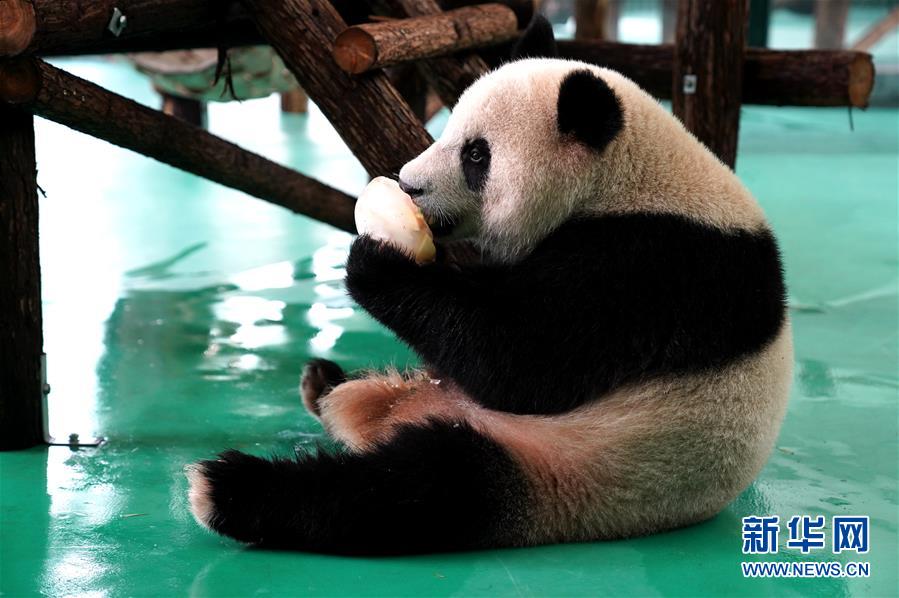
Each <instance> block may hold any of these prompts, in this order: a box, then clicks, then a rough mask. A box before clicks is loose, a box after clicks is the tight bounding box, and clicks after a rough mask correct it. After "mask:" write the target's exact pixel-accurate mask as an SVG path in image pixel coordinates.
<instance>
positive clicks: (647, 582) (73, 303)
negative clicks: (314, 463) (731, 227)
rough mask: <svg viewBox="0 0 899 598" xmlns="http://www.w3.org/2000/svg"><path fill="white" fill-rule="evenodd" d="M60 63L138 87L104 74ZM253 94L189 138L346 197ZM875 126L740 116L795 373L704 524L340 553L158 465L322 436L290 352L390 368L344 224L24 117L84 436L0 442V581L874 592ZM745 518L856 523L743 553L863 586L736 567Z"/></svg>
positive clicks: (296, 357)
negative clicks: (839, 533)
mask: <svg viewBox="0 0 899 598" xmlns="http://www.w3.org/2000/svg"><path fill="white" fill-rule="evenodd" d="M64 67H65V68H69V69H71V70H73V71H75V72H76V73H78V74H81V75H83V76H87V77H90V78H91V79H93V80H95V81H98V82H100V83H101V84H103V85H105V86H108V87H111V88H113V89H117V90H121V91H123V92H125V93H128V94H129V95H131V96H133V97H137V98H138V99H140V100H141V101H145V102H148V103H154V102H155V99H154V98H153V96H152V94H151V92H150V91H149V89H148V88H147V85H146V83H145V82H144V81H143V80H142V79H140V77H138V76H137V75H136V74H134V73H133V72H132V71H131V70H130V68H129V67H128V66H126V65H123V64H122V63H108V62H105V61H99V60H76V61H66V62H65V63H64ZM276 104H277V101H276V100H274V99H270V100H263V101H258V102H247V103H244V104H241V105H238V104H233V105H226V106H215V107H213V110H212V112H211V117H210V121H211V129H212V130H213V132H215V133H217V134H220V135H223V136H225V137H227V138H229V139H233V140H235V141H237V142H239V143H241V144H242V145H244V146H246V147H249V148H251V149H254V150H255V151H258V152H260V153H263V154H265V155H267V156H269V157H271V158H273V159H275V160H278V161H282V162H285V163H289V164H291V165H294V166H296V167H298V168H299V169H301V170H302V171H304V172H306V173H309V174H311V175H313V176H316V177H318V178H320V179H322V180H325V181H328V182H330V183H331V184H333V185H336V186H339V187H341V188H343V189H345V190H346V191H348V192H351V193H355V192H358V190H359V189H361V187H362V186H363V185H364V183H365V176H364V173H363V172H362V170H361V168H360V167H359V166H358V165H357V164H356V163H355V161H354V160H353V159H352V157H351V156H350V155H349V154H348V153H347V152H346V150H345V149H343V148H342V146H341V144H340V143H339V139H338V138H337V136H336V134H335V133H334V131H333V130H332V129H331V128H330V127H329V126H328V125H327V123H326V122H325V120H324V118H323V117H322V116H321V114H320V113H318V112H316V111H313V112H312V113H310V114H309V115H308V116H296V115H291V116H282V115H280V114H279V112H278V110H277V108H276ZM897 125H899V111H897V110H889V109H871V110H869V111H867V112H859V111H856V112H855V113H854V126H855V130H854V131H851V130H850V125H849V118H848V114H847V111H846V110H845V109H834V110H830V109H826V110H812V109H804V110H803V109H777V108H760V107H747V108H745V109H744V111H743V121H742V125H741V127H742V128H741V142H740V147H741V153H740V156H739V164H738V172H739V174H740V175H741V177H742V178H743V180H744V181H745V182H746V183H747V184H748V185H749V187H750V188H751V189H752V190H753V191H754V192H755V194H756V195H757V196H758V197H759V199H760V201H761V203H762V204H763V206H764V207H765V209H766V211H767V212H768V214H769V216H770V219H771V221H772V223H773V227H774V229H775V231H776V232H777V234H778V235H779V238H780V241H781V244H782V249H783V253H784V258H785V264H786V269H787V280H788V283H789V287H790V302H791V313H792V318H793V321H794V330H795V335H796V359H797V368H796V378H795V385H794V389H793V395H792V399H791V403H790V407H789V412H788V414H787V418H786V421H785V424H784V427H783V431H782V433H781V436H780V439H779V441H778V443H777V448H776V450H775V451H774V454H773V455H772V457H771V460H770V462H769V463H768V465H767V467H766V468H765V470H764V471H763V473H762V474H761V476H760V478H759V479H758V481H756V482H755V483H754V484H753V485H752V486H751V487H750V488H749V489H748V490H747V491H746V492H745V493H744V494H743V495H742V496H741V497H740V498H739V499H738V500H737V501H736V502H734V503H733V504H732V505H731V506H730V507H728V508H727V509H726V510H725V511H724V512H723V513H722V514H721V515H719V516H718V517H716V518H715V519H713V520H711V521H709V522H707V523H704V524H701V525H697V526H694V527H691V528H688V529H684V530H680V531H676V532H672V533H667V534H662V535H657V536H653V537H648V538H642V539H636V540H631V541H621V542H610V543H596V544H582V545H567V546H551V547H542V548H535V549H526V550H503V551H490V552H478V553H473V554H453V555H431V556H423V557H415V558H390V559H360V558H337V557H326V556H318V555H308V554H294V553H285V552H270V551H264V550H255V549H247V548H245V547H243V546H241V545H238V544H236V543H234V542H232V541H230V540H225V539H220V538H218V537H215V536H212V535H209V534H207V533H205V532H203V531H202V530H200V529H199V528H198V527H197V525H195V524H194V522H193V521H192V519H191V518H190V516H189V513H188V511H187V505H186V500H185V491H186V482H185V479H184V477H183V476H182V474H181V469H182V467H183V465H184V464H185V463H187V462H190V461H194V460H196V459H200V458H204V457H209V456H210V455H212V454H214V453H215V452H217V451H219V450H221V449H223V448H225V447H233V448H238V449H242V450H247V451H251V452H254V453H257V454H270V453H287V452H289V451H290V450H291V449H292V447H293V446H295V445H297V444H304V443H313V442H316V441H320V440H322V431H321V429H320V427H319V426H318V424H317V423H315V422H314V421H313V420H312V419H311V418H310V417H309V416H307V415H306V414H305V413H304V412H303V410H302V408H301V406H300V403H299V400H298V398H297V394H296V384H297V378H298V375H299V372H300V367H301V364H302V363H303V362H304V361H305V360H306V359H308V358H309V357H310V356H324V357H327V358H330V359H334V360H336V361H338V362H339V363H341V364H342V365H344V366H346V367H347V368H350V369H352V368H360V367H366V366H376V367H380V366H384V365H386V364H397V365H399V366H401V367H402V366H404V365H406V364H410V363H414V356H413V355H412V354H411V353H410V352H409V351H408V350H407V349H406V348H405V347H404V346H402V345H401V344H400V343H399V342H397V341H396V340H395V339H394V338H393V337H392V336H391V335H390V334H389V333H388V332H386V331H385V330H384V329H383V328H381V327H380V326H378V325H377V324H375V323H374V322H373V321H372V320H371V318H369V317H368V316H367V315H365V314H364V313H362V312H361V311H360V310H359V309H358V308H356V307H355V306H354V305H353V304H352V303H351V302H350V301H349V299H348V298H347V297H346V296H345V293H344V290H343V286H342V282H341V279H342V275H343V270H342V264H343V261H344V259H345V256H346V251H347V247H348V244H349V241H350V236H349V235H346V234H344V233H340V232H337V231H335V230H334V229H331V228H329V227H327V226H324V225H320V224H317V223H314V222H311V221H309V220H307V219H305V218H303V217H299V216H295V215H292V214H290V213H288V212H286V211H284V210H282V209H280V208H277V207H273V206H270V205H267V204H265V203H263V202H261V201H257V200H254V199H251V198H248V197H246V196H244V195H242V194H240V193H238V192H234V191H231V190H228V189H225V188H223V187H219V186H217V185H215V184H212V183H208V182H206V181H203V180H200V179H197V178H194V177H192V176H190V175H187V174H184V173H181V172H179V171H176V170H173V169H170V168H168V167H166V166H163V165H160V164H158V163H155V162H153V161H151V160H149V159H144V158H142V157H140V156H138V155H135V154H132V153H130V152H127V151H124V150H119V149H115V148H112V147H110V146H108V145H106V144H104V143H102V142H99V141H96V140H92V139H89V138H87V137H84V136H81V135H78V134H75V133H72V132H69V131H68V130H66V129H63V128H62V127H59V126H56V125H54V124H51V123H47V122H44V121H41V122H39V123H38V127H37V138H38V153H39V155H38V160H39V169H40V170H39V177H38V181H39V183H40V185H41V187H42V188H43V189H44V190H45V191H46V192H47V197H46V198H45V199H42V200H41V251H42V258H43V281H44V309H45V330H46V332H45V335H46V351H47V354H48V360H49V376H50V383H51V385H52V387H53V391H52V393H51V398H50V409H51V427H52V432H53V434H54V435H55V436H56V437H57V438H60V439H67V438H68V437H69V434H71V433H78V434H79V435H80V438H82V439H87V438H89V437H91V436H92V435H96V434H99V435H102V436H104V437H106V438H107V442H106V444H105V445H104V446H102V447H100V448H82V449H80V450H72V449H70V448H68V447H62V446H59V447H51V448H36V449H33V450H29V451H23V452H15V453H3V454H0V468H2V477H0V484H2V486H0V507H2V521H0V528H2V536H0V590H2V592H0V593H2V594H3V595H7V596H19V595H34V594H38V593H45V594H49V595H54V596H62V595H88V596H105V595H111V596H123V595H158V596H162V595H184V594H189V595H192V596H194V595H196V596H205V595H247V594H268V595H287V594H303V595H306V594H308V595H333V594H343V595H448V594H461V595H485V596H486V595H490V596H497V595H570V594H590V595H598V594H626V595H654V594H666V595H695V594H700V593H701V594H710V595H720V594H724V593H729V594H743V595H761V594H768V593H777V594H806V595H812V594H813V595H828V596H836V595H856V596H872V595H878V596H886V595H896V592H897V564H896V563H897V554H896V552H897V529H896V525H897V394H899V393H897V391H899V373H897V192H899V191H897V185H899V180H897V169H899V164H897V155H899V152H897V131H899V128H897ZM435 126H437V127H439V126H440V123H439V122H438V123H436V125H435ZM173 142H176V141H175V140H173ZM73 156H76V157H77V159H75V160H73ZM548 350H550V348H548ZM753 514H764V515H767V514H771V515H779V516H780V517H781V519H782V520H784V521H785V520H786V519H788V518H789V517H791V516H792V515H801V514H808V515H818V514H821V515H824V516H826V517H827V520H828V522H829V521H830V517H831V516H833V515H868V516H870V518H871V523H870V525H871V538H870V552H869V553H868V554H866V555H860V556H857V555H854V554H848V555H847V554H846V553H842V554H840V555H833V554H831V553H830V550H829V547H828V549H826V550H823V551H818V552H812V553H810V554H809V555H805V556H804V555H802V554H801V553H800V552H799V551H796V550H791V549H788V548H786V547H785V546H784V543H785V541H786V537H785V534H786V530H785V529H784V530H782V534H781V549H780V553H779V554H778V555H774V556H769V557H763V558H759V559H757V560H790V561H797V560H807V561H811V562H820V561H828V560H837V561H840V562H844V563H846V562H850V561H866V562H869V563H870V564H871V565H870V567H871V573H870V577H868V578H864V579H818V580H812V579H792V580H759V579H757V580H749V579H743V578H742V575H741V572H740V567H739V563H740V561H741V560H744V558H743V555H742V554H741V545H742V544H741V524H740V519H741V517H744V516H747V515H753Z"/></svg>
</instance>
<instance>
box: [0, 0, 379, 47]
mask: <svg viewBox="0 0 899 598" xmlns="http://www.w3.org/2000/svg"><path fill="white" fill-rule="evenodd" d="M331 4H333V5H334V8H335V9H336V10H337V11H338V12H339V13H340V15H341V16H342V17H343V18H344V19H345V20H346V21H347V22H350V23H353V24H355V23H361V22H363V21H365V20H366V18H367V16H368V13H369V10H368V7H367V6H366V5H365V3H364V2H362V1H361V0H333V2H331ZM115 8H118V9H119V11H120V12H121V14H122V15H123V16H124V17H125V24H124V28H123V29H122V30H121V32H120V33H119V34H118V35H115V34H114V33H113V32H112V31H111V30H110V28H109V23H110V20H111V19H112V16H113V10H114V9H115ZM264 43H266V42H265V40H264V39H263V38H262V36H261V35H259V32H258V31H257V29H256V26H255V25H254V24H253V21H252V19H250V17H249V15H248V14H247V13H246V11H245V10H244V9H243V7H242V6H241V5H240V3H239V2H238V0H115V1H114V2H113V1H112V0H96V1H91V2H83V1H81V0H0V56H14V55H17V54H20V53H27V54H38V55H41V56H70V55H83V54H109V53H114V52H162V51H165V50H183V49H193V48H214V47H218V46H219V45H227V46H229V47H233V46H243V45H254V44H264Z"/></svg>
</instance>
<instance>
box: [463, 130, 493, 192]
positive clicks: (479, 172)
mask: <svg viewBox="0 0 899 598" xmlns="http://www.w3.org/2000/svg"><path fill="white" fill-rule="evenodd" d="M461 160H462V174H463V175H464V176H465V184H466V185H468V188H469V189H471V190H472V191H474V192H475V193H480V192H481V191H483V190H484V185H486V184H487V174H488V173H489V172H490V145H489V144H488V143H487V140H486V139H484V138H483V137H478V138H477V139H473V140H471V141H468V142H466V143H465V145H464V146H462V155H461Z"/></svg>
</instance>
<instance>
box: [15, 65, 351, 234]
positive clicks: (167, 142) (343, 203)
mask: <svg viewBox="0 0 899 598" xmlns="http://www.w3.org/2000/svg"><path fill="white" fill-rule="evenodd" d="M0 64H4V63H0ZM5 64H6V65H7V67H6V68H5V69H0V103H2V102H7V103H12V104H21V105H22V107H23V108H26V109H27V110H29V111H30V112H33V113H34V114H37V115H39V116H43V117H44V118H47V119H49V120H52V121H55V122H58V123H60V124H63V125H66V126H67V127H71V128H73V129H75V130H76V131H81V132H82V133H87V134H88V135H92V136H94V137H97V138H99V139H103V140H105V141H108V142H110V143H113V144H115V145H118V146H121V147H124V148H127V149H130V150H133V151H136V152H138V153H141V154H144V155H145V156H149V157H151V158H155V159H157V160H159V161H160V162H164V163H165V164H168V165H170V166H174V167H175V168H180V169H182V170H185V171H187V172H191V173H193V174H197V175H199V176H202V177H205V178H207V179H209V180H211V181H215V182H217V183H220V184H222V185H226V186H228V187H233V188H234V189H239V190H241V191H244V192H245V193H249V194H250V195H254V196H256V197H260V198H262V199H265V200H267V201H270V202H272V203H274V204H277V205H279V206H283V207H285V208H287V209H289V210H293V211H294V212H298V213H300V214H305V215H306V216H310V217H312V218H315V219H317V220H321V221H323V222H326V223H328V224H331V225H334V226H336V227H338V228H341V229H343V230H346V231H349V232H355V230H356V227H355V224H354V220H353V207H354V205H355V202H354V200H353V198H352V197H350V196H348V195H347V194H345V193H343V192H341V191H338V190H336V189H333V188H331V187H329V186H327V185H325V184H323V183H320V182H318V181H316V180H314V179H311V178H309V177H306V176H303V175H302V174H300V173H298V172H296V171H294V170H291V169H289V168H286V167H284V166H281V165H280V164H276V163H274V162H272V161H271V160H267V159H265V158H263V157H262V156H259V155H257V154H254V153H252V152H248V151H247V150H245V149H242V148H240V147H238V146H236V145H234V144H233V143H229V142H227V141H225V140H223V139H221V138H219V137H216V136H215V135H212V134H211V133H208V132H207V131H204V130H202V129H198V128H197V127H194V126H192V125H189V124H187V123H186V122H184V121H181V120H179V119H177V118H174V117H172V116H167V115H165V114H163V113H162V112H159V111H157V110H152V109H150V108H147V107H146V106H142V105H140V104H138V103H137V102H134V101H132V100H129V99H127V98H124V97H122V96H120V95H117V94H114V93H112V92H110V91H107V90H105V89H103V88H102V87H99V86H97V85H94V84H93V83H90V82H88V81H85V80H83V79H79V78H78V77H75V76H73V75H70V74H68V73H66V72H65V71H61V70H59V69H57V68H55V67H53V66H50V65H49V64H47V63H45V62H43V61H41V60H38V59H36V58H32V57H21V58H18V59H14V60H10V61H7V62H6V63H5ZM0 105H2V104H0ZM3 178H4V179H5V178H6V177H3Z"/></svg>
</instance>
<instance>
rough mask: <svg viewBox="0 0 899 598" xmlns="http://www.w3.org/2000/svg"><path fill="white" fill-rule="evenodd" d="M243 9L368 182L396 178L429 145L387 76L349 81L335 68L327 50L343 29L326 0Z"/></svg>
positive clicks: (258, 0) (279, 0)
mask: <svg viewBox="0 0 899 598" xmlns="http://www.w3.org/2000/svg"><path fill="white" fill-rule="evenodd" d="M244 5H245V6H246V8H247V11H248V12H249V13H250V15H251V16H252V17H253V18H254V20H255V21H256V24H257V25H258V27H259V31H260V32H261V33H262V34H263V36H264V37H265V38H266V39H267V40H268V41H269V42H270V43H271V45H272V47H274V48H275V50H277V52H278V54H279V55H280V56H281V58H282V59H283V60H284V64H286V65H287V68H289V69H290V70H291V72H292V73H293V74H294V76H295V77H296V78H297V81H299V83H300V86H301V87H302V88H303V89H304V90H305V91H306V93H307V94H308V95H309V98H310V99H311V100H312V101H313V102H315V104H316V105H317V106H318V107H319V108H320V109H321V111H322V112H323V113H324V115H325V116H326V117H327V119H328V120H329V121H330V122H331V124H332V125H333V126H334V128H335V129H336V130H337V132H338V133H339V134H340V136H341V137H342V138H343V140H344V142H345V143H346V144H347V146H349V148H350V150H351V151H352V152H353V154H354V155H355V156H356V158H358V159H359V161H360V162H362V165H363V166H364V167H365V170H367V171H368V173H369V174H370V175H371V176H380V175H391V174H394V173H397V172H399V169H400V168H401V167H402V166H403V164H405V163H406V162H408V161H409V160H411V159H412V158H414V157H416V156H417V155H418V154H420V153H421V152H423V151H424V150H425V149H427V147H428V146H429V145H430V144H431V142H432V139H431V136H430V135H428V132H427V131H425V128H424V126H423V125H422V124H421V122H419V120H418V119H417V118H415V115H414V114H413V113H412V110H411V109H410V108H409V106H408V105H407V104H406V102H405V101H403V98H402V97H401V96H400V94H399V92H397V90H396V89H395V88H394V87H393V85H391V84H390V82H389V81H388V80H387V75H385V74H384V73H383V72H372V73H368V74H366V75H364V76H362V77H352V76H350V75H348V74H346V73H344V72H343V71H342V70H340V68H339V67H338V66H337V64H336V63H335V62H334V59H333V58H332V56H331V45H332V43H333V42H334V39H335V38H336V37H337V35H338V34H339V33H340V32H341V31H343V30H344V29H346V24H345V23H344V21H343V19H341V18H340V15H339V14H337V11H336V10H334V8H333V7H332V6H331V5H330V4H329V3H328V2H327V1H326V0H244Z"/></svg>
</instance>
